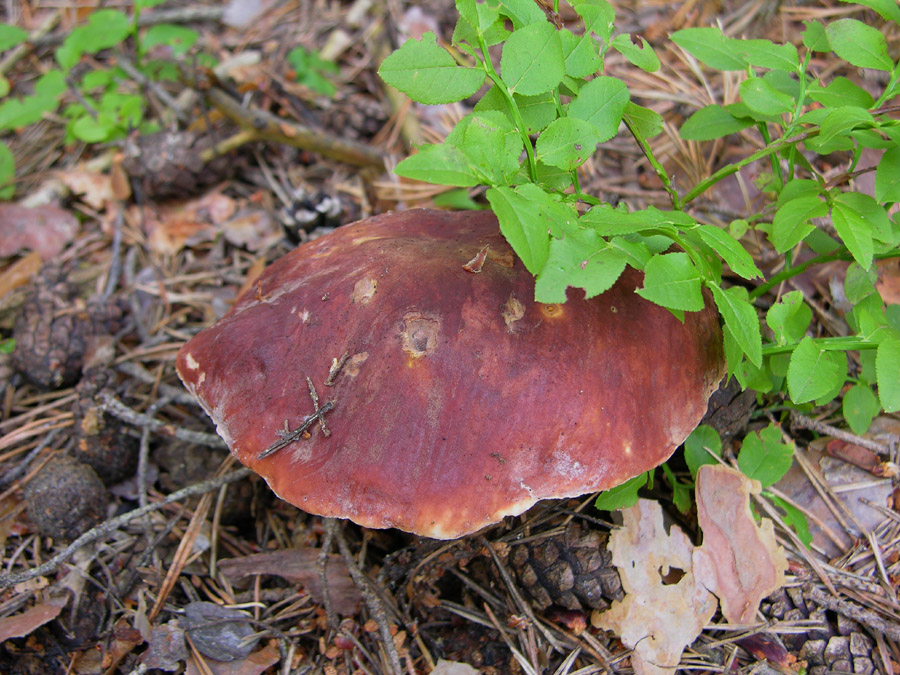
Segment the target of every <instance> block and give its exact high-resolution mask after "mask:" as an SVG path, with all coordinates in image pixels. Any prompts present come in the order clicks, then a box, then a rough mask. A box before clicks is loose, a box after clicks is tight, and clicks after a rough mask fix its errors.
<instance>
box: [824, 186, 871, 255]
mask: <svg viewBox="0 0 900 675" xmlns="http://www.w3.org/2000/svg"><path fill="white" fill-rule="evenodd" d="M831 222H832V223H833V224H834V229H835V230H836V231H837V233H838V234H839V235H840V237H841V240H842V241H843V242H844V245H845V246H846V247H847V249H848V250H849V251H850V253H851V255H853V259H854V260H855V261H856V262H857V263H859V266H860V267H862V268H863V269H864V270H867V269H869V268H870V267H871V266H872V255H873V254H874V252H875V250H874V246H873V244H872V225H871V224H870V223H869V221H868V220H866V218H865V216H864V215H863V214H862V213H860V212H859V211H857V210H856V209H855V208H853V206H852V205H850V204H847V203H845V202H843V201H838V200H837V199H836V200H835V202H834V207H833V208H832V209H831Z"/></svg>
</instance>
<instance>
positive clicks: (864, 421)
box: [843, 371, 900, 436]
mask: <svg viewBox="0 0 900 675" xmlns="http://www.w3.org/2000/svg"><path fill="white" fill-rule="evenodd" d="M898 372H900V371H898ZM843 410H844V419H845V420H847V424H849V425H850V430H851V431H852V432H853V433H854V434H856V435H858V436H862V435H863V434H864V433H866V432H867V431H868V430H869V425H870V424H872V420H874V419H875V417H876V416H877V415H878V413H880V412H881V404H880V403H879V402H878V397H877V396H876V395H875V392H874V391H872V387H870V386H869V385H867V384H854V385H853V386H852V387H850V388H849V389H848V390H847V393H846V394H844V402H843Z"/></svg>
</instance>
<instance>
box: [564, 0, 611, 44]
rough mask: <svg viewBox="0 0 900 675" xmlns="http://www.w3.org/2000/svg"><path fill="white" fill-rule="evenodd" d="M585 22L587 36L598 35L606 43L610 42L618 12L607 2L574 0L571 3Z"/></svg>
mask: <svg viewBox="0 0 900 675" xmlns="http://www.w3.org/2000/svg"><path fill="white" fill-rule="evenodd" d="M569 4H570V5H572V7H573V8H574V9H575V12H576V13H577V14H578V16H580V17H581V18H582V20H583V21H584V32H585V33H586V34H589V33H596V34H597V35H599V36H600V39H602V40H603V41H604V42H609V39H610V37H611V36H612V32H613V23H614V22H615V20H616V11H615V10H614V9H613V6H612V5H611V4H609V3H608V2H607V1H606V0H573V1H572V2H570V3H569Z"/></svg>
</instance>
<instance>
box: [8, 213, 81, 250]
mask: <svg viewBox="0 0 900 675" xmlns="http://www.w3.org/2000/svg"><path fill="white" fill-rule="evenodd" d="M76 234H78V218H76V217H75V216H73V215H72V214H71V213H69V212H68V211H65V210H63V209H61V208H59V207H58V206H52V205H50V204H47V205H45V206H35V207H34V208H28V207H25V206H20V205H18V204H9V203H0V257H2V258H5V257H7V256H11V255H15V254H17V253H20V252H23V251H26V250H31V251H36V252H37V253H39V254H40V256H41V258H42V259H43V260H50V259H52V258H54V257H56V256H58V255H59V254H60V253H62V251H63V249H64V248H65V247H66V246H67V245H68V244H69V242H70V241H72V239H74V238H75V235H76Z"/></svg>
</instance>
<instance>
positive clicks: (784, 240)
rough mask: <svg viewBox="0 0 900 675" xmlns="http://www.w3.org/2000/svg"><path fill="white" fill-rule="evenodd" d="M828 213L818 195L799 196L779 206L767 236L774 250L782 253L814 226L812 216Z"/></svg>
mask: <svg viewBox="0 0 900 675" xmlns="http://www.w3.org/2000/svg"><path fill="white" fill-rule="evenodd" d="M826 215H828V205H827V204H825V202H823V201H822V200H821V199H819V198H818V197H799V198H797V199H794V200H792V201H789V202H787V203H786V204H784V205H783V206H781V207H780V208H779V209H778V211H777V212H776V213H775V218H774V219H773V221H772V232H771V234H770V235H769V238H770V239H771V240H772V244H773V245H774V246H775V250H776V251H778V252H779V253H784V252H785V251H788V250H790V249H791V248H793V247H794V246H796V245H797V244H798V243H799V242H801V241H803V239H805V238H806V236H807V235H808V234H809V233H810V232H812V231H813V230H814V229H815V228H814V227H813V226H812V225H810V224H809V221H810V220H811V219H812V218H821V217H823V216H826Z"/></svg>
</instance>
